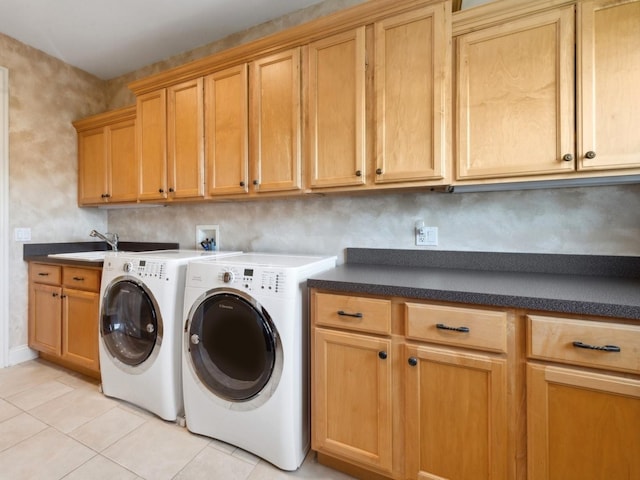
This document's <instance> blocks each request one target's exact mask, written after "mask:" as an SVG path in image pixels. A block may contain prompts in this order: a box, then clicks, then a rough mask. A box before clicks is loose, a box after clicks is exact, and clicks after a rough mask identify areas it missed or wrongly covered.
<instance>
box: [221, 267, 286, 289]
mask: <svg viewBox="0 0 640 480" xmlns="http://www.w3.org/2000/svg"><path fill="white" fill-rule="evenodd" d="M293 280H294V275H289V272H288V271H287V270H286V269H278V268H269V267H248V266H247V267H245V266H240V265H239V266H235V265H234V266H225V267H224V268H222V269H220V270H219V271H218V274H217V281H218V282H219V283H220V284H223V285H225V286H229V287H232V288H235V289H238V290H242V291H244V292H247V293H260V294H272V295H291V288H290V283H291V281H293ZM294 291H295V290H294Z"/></svg>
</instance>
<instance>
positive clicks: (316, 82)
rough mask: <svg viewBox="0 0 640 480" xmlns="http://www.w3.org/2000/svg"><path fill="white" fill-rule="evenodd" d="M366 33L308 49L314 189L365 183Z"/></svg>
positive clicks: (359, 31) (341, 36) (309, 139)
mask: <svg viewBox="0 0 640 480" xmlns="http://www.w3.org/2000/svg"><path fill="white" fill-rule="evenodd" d="M365 63H366V51H365V27H360V28H357V29H355V30H352V31H349V32H345V33H342V34H339V35H334V36H332V37H329V38H324V39H322V40H318V41H317V42H313V43H311V44H310V45H309V94H308V101H309V105H308V110H309V123H308V135H307V142H308V147H307V148H308V159H309V160H308V164H307V165H308V166H309V170H310V171H309V175H310V182H309V183H310V186H311V187H334V186H341V185H362V184H364V183H365V179H366V172H365V158H366V154H365V152H366V145H365Z"/></svg>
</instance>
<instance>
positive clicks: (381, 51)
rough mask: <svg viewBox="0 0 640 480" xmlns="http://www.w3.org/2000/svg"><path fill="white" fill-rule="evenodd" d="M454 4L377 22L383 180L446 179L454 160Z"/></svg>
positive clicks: (379, 165)
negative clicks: (448, 165)
mask: <svg viewBox="0 0 640 480" xmlns="http://www.w3.org/2000/svg"><path fill="white" fill-rule="evenodd" d="M447 7H449V8H450V7H451V5H450V4H448V3H445V2H443V3H441V4H439V5H432V6H427V7H424V8H421V9H419V10H416V11H413V12H409V13H406V14H403V15H398V16H395V17H390V18H387V19H384V20H382V21H380V22H377V23H376V24H375V52H376V57H375V59H376V61H375V85H376V87H375V90H376V105H377V125H378V133H377V137H376V143H377V160H376V172H375V173H376V175H375V181H376V182H377V183H385V182H400V181H414V180H433V179H441V178H443V176H444V174H445V168H446V166H445V165H446V162H447V159H448V148H449V147H448V146H449V141H448V137H449V135H450V134H449V133H448V125H450V121H449V120H448V118H449V116H450V110H449V109H450V107H449V99H450V80H449V79H450V76H449V70H450V65H451V47H450V38H451V17H450V12H449V10H448V8H447Z"/></svg>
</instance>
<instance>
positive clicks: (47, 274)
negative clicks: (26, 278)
mask: <svg viewBox="0 0 640 480" xmlns="http://www.w3.org/2000/svg"><path fill="white" fill-rule="evenodd" d="M38 275H39V276H41V277H48V276H49V272H38Z"/></svg>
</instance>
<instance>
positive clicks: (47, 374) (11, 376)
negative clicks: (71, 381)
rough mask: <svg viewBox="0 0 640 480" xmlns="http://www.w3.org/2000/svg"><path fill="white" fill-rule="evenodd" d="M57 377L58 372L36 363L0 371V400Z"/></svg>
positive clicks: (22, 364)
mask: <svg viewBox="0 0 640 480" xmlns="http://www.w3.org/2000/svg"><path fill="white" fill-rule="evenodd" d="M57 375H59V372H58V370H56V369H55V368H49V367H48V366H43V365H42V364H41V363H40V362H38V361H32V362H25V363H21V364H20V365H14V366H12V367H8V368H3V369H0V398H7V397H9V396H12V395H15V394H16V393H20V392H24V391H25V390H27V389H29V388H33V387H35V386H37V385H39V384H41V383H42V382H44V381H46V380H51V379H53V378H55V377H56V376H57Z"/></svg>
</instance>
